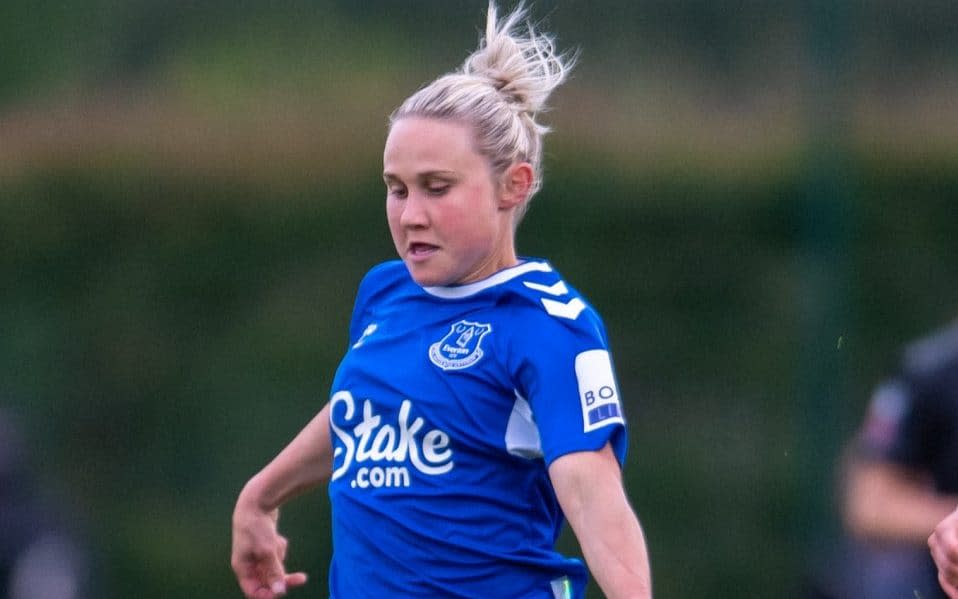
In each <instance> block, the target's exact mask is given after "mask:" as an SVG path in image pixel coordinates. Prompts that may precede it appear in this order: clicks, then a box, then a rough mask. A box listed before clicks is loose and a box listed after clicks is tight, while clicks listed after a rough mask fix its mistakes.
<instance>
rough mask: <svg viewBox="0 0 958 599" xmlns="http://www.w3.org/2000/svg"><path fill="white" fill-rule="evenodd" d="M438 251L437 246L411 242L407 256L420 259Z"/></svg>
mask: <svg viewBox="0 0 958 599" xmlns="http://www.w3.org/2000/svg"><path fill="white" fill-rule="evenodd" d="M438 249H439V246H436V245H432V244H431V243H422V242H413V243H410V244H409V255H410V256H412V257H414V258H421V257H425V256H428V255H429V254H432V253H433V252H435V251H436V250H438Z"/></svg>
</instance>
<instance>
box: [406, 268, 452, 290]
mask: <svg viewBox="0 0 958 599" xmlns="http://www.w3.org/2000/svg"><path fill="white" fill-rule="evenodd" d="M406 270H408V271H409V276H411V277H412V280H413V281H415V282H416V283H417V284H418V285H419V286H420V287H444V286H446V285H449V284H450V283H449V281H448V279H447V278H445V277H443V276H442V275H440V274H439V273H435V272H431V271H430V269H428V268H422V267H421V266H415V265H412V264H409V263H408V262H407V263H406Z"/></svg>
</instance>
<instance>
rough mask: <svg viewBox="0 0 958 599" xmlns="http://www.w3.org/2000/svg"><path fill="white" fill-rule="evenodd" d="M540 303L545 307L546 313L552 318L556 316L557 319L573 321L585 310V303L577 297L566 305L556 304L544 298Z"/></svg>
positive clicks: (562, 303)
mask: <svg viewBox="0 0 958 599" xmlns="http://www.w3.org/2000/svg"><path fill="white" fill-rule="evenodd" d="M540 301H541V302H542V305H543V306H544V307H545V309H546V312H548V313H549V314H551V315H552V316H558V317H559V318H568V319H569V320H575V319H576V318H578V317H579V314H581V313H582V311H583V310H585V302H583V301H582V300H581V299H579V298H577V297H574V298H572V299H571V300H569V301H568V303H564V302H557V301H556V300H551V299H548V298H545V297H543V298H540Z"/></svg>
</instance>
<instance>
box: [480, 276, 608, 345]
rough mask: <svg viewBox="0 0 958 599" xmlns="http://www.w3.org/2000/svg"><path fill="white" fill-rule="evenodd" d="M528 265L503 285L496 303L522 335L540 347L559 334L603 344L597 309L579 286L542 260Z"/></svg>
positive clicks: (603, 336)
mask: <svg viewBox="0 0 958 599" xmlns="http://www.w3.org/2000/svg"><path fill="white" fill-rule="evenodd" d="M524 264H528V265H530V268H529V269H528V270H527V271H525V272H524V273H523V274H522V275H521V276H517V277H515V278H513V279H511V280H510V281H509V282H508V283H507V284H505V285H503V286H502V289H501V290H500V292H499V293H500V297H499V298H498V301H497V305H498V306H499V307H500V308H502V312H501V313H504V314H506V315H507V318H509V319H514V320H515V321H516V322H517V324H519V325H521V326H516V327H514V330H515V331H516V332H518V333H519V334H520V335H521V336H522V337H526V338H529V340H530V341H535V342H536V344H537V345H540V346H541V343H542V341H543V340H547V339H550V338H559V337H568V336H572V337H578V338H585V339H593V340H595V341H596V342H598V343H600V344H602V345H604V344H605V342H606V341H605V335H606V334H605V326H604V324H603V322H602V318H601V317H600V316H599V313H598V311H596V309H595V308H594V307H593V306H592V304H591V303H589V301H588V300H587V299H586V298H585V296H584V295H583V294H582V293H580V292H579V290H578V289H576V288H575V287H573V286H572V284H570V283H569V282H568V281H567V280H566V279H565V278H564V277H563V276H562V274H561V273H560V272H559V271H558V270H556V269H555V268H554V267H553V266H552V265H551V264H550V263H548V262H546V261H544V260H536V261H528V262H526V263H524Z"/></svg>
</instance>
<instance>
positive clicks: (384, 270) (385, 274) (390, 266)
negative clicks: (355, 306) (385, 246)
mask: <svg viewBox="0 0 958 599" xmlns="http://www.w3.org/2000/svg"><path fill="white" fill-rule="evenodd" d="M411 280H412V279H411V278H410V277H409V271H408V270H407V269H406V265H405V264H403V263H402V261H401V260H389V261H387V262H382V263H380V264H377V265H376V266H373V267H372V268H370V269H369V271H368V272H367V273H366V274H365V275H364V276H363V278H362V280H361V281H360V282H359V292H358V294H357V298H356V301H357V303H365V302H366V301H367V300H368V299H369V298H370V297H372V296H375V295H378V294H381V293H384V292H389V291H391V290H395V289H396V288H397V287H401V286H403V285H407V284H409V282H410V281H411Z"/></svg>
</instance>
